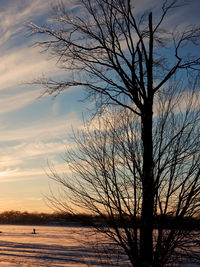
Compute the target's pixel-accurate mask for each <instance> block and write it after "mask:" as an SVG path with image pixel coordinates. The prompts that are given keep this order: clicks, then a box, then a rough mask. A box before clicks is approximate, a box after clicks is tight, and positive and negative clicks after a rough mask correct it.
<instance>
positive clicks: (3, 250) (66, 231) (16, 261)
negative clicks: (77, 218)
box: [0, 225, 128, 267]
mask: <svg viewBox="0 0 200 267" xmlns="http://www.w3.org/2000/svg"><path fill="white" fill-rule="evenodd" d="M33 228H35V229H36V232H37V234H35V235H34V234H32V231H33ZM0 231H1V232H2V233H0V266H1V267H3V266H10V267H16V266H18V267H21V266H22V267H32V266H33V267H34V266H40V267H42V266H45V267H51V266H56V267H58V266H60V267H62V266H67V267H69V266H71V267H83V266H93V267H95V266H102V264H101V261H102V262H106V261H107V257H106V254H107V253H103V252H102V253H100V252H99V253H96V251H95V249H94V248H93V246H92V243H91V244H90V245H88V241H90V242H92V241H94V240H95V236H94V235H91V232H90V228H85V227H57V226H37V227H34V226H30V225H29V226H18V225H0ZM112 258H113V266H117V262H118V256H117V255H115V253H114V251H112ZM121 266H124V267H126V266H128V263H127V262H126V261H125V263H124V265H121Z"/></svg>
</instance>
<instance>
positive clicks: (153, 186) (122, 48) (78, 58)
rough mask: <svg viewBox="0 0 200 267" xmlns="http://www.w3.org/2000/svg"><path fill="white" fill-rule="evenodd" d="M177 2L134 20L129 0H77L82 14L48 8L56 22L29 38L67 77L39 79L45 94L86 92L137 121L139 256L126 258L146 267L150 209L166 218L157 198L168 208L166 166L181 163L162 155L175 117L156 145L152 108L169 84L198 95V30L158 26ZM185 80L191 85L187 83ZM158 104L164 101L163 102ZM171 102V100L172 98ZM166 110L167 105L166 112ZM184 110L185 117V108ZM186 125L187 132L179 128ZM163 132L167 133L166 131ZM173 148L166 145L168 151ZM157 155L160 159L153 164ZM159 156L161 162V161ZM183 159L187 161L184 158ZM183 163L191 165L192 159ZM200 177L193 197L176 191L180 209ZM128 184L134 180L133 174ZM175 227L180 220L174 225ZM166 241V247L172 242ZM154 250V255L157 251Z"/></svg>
mask: <svg viewBox="0 0 200 267" xmlns="http://www.w3.org/2000/svg"><path fill="white" fill-rule="evenodd" d="M181 3H182V1H178V0H172V1H170V0H169V1H168V0H165V1H162V6H161V10H160V12H159V14H156V15H155V16H154V17H153V12H152V11H148V12H144V13H143V14H142V15H140V16H136V15H135V14H134V8H133V4H134V1H131V0H93V1H92V0H81V1H80V10H79V12H80V14H81V15H80V16H78V15H77V14H74V15H73V14H71V15H70V14H69V13H68V12H67V10H66V8H65V6H64V5H63V4H60V5H57V6H56V7H55V8H54V11H55V16H54V23H53V22H52V24H51V25H50V26H48V25H47V26H45V27H41V26H37V25H35V24H34V23H30V24H29V27H30V28H31V30H32V32H33V33H35V34H42V35H44V36H45V37H46V39H42V40H41V42H38V43H37V44H38V45H41V46H43V47H44V49H46V50H48V51H49V52H50V53H51V54H52V55H53V56H56V57H58V60H59V62H60V64H61V67H62V68H64V69H65V70H66V72H69V73H70V75H69V73H68V75H67V78H66V80H64V81H60V80H59V81H55V80H53V79H48V80H40V81H39V83H41V82H42V83H43V85H44V86H45V87H46V91H45V93H47V94H55V95H56V94H59V93H61V92H62V91H63V90H66V89H67V88H70V87H85V88H86V89H87V92H88V97H94V99H95V101H96V103H97V108H100V109H101V108H103V106H105V105H117V106H119V107H122V108H126V109H127V110H129V111H130V112H131V113H132V114H134V115H135V116H136V117H137V120H136V121H138V123H139V128H140V131H139V133H138V134H139V135H140V140H141V143H140V155H141V160H140V165H139V166H138V168H139V169H138V170H137V171H138V172H139V173H140V177H141V194H140V198H139V199H140V203H141V205H140V206H139V208H140V209H141V224H140V239H139V243H140V248H139V252H138V254H137V253H136V252H135V251H134V252H133V251H132V252H131V253H132V258H133V257H135V255H138V258H137V257H136V258H135V260H134V266H145V267H146V266H149V267H150V266H152V264H153V262H154V258H153V257H154V256H155V255H154V244H153V238H152V236H153V226H154V215H155V212H154V211H155V207H156V209H157V208H158V207H159V210H160V212H161V214H162V213H163V212H164V213H166V209H167V208H166V207H167V206H168V205H167V206H165V207H164V206H163V204H162V197H161V196H162V194H164V192H165V195H166V199H167V200H166V201H167V203H168V199H169V198H170V197H171V194H172V192H171V190H172V187H173V186H172V185H174V180H173V178H170V177H174V176H173V175H174V173H173V172H175V170H174V171H173V168H172V167H170V169H169V164H170V166H174V169H176V166H181V165H180V161H179V160H180V159H179V160H178V158H179V157H178V155H177V156H173V157H172V158H171V160H170V163H168V160H167V155H166V153H165V152H163V150H162V148H163V146H164V144H167V143H168V141H167V140H168V138H170V136H169V137H168V135H167V134H168V132H169V129H166V127H165V123H166V124H168V123H169V125H170V127H172V126H173V127H174V129H173V128H170V132H171V131H172V130H174V131H175V132H176V130H175V129H176V125H175V124H174V123H173V120H174V115H173V113H172V114H171V115H170V117H171V118H172V122H168V120H166V122H163V121H162V122H161V126H162V124H163V123H164V124H163V128H162V127H161V128H158V133H159V137H160V139H161V140H162V142H161V147H157V146H156V147H155V143H154V140H155V137H154V136H153V135H154V132H153V129H154V125H153V124H154V121H153V116H155V105H163V107H165V104H163V103H162V102H157V100H159V99H160V97H161V95H165V94H166V95H167V94H169V93H171V90H170V87H173V88H174V89H176V87H178V86H181V87H182V91H183V95H184V93H185V92H186V91H192V90H196V88H197V86H198V82H199V80H198V75H199V63H200V58H199V56H198V55H195V49H194V47H195V46H197V45H198V44H199V34H200V29H199V27H195V26H193V25H190V26H187V27H185V28H184V29H182V30H180V31H179V30H174V31H170V30H167V28H166V26H165V23H164V22H165V19H166V18H167V15H168V14H169V13H170V12H171V11H173V9H174V8H175V7H176V8H178V7H179V6H181ZM153 18H154V19H153ZM186 48H189V49H190V54H189V53H187V51H188V50H187V49H186ZM192 52H193V54H192ZM181 77H183V79H182V85H180V83H181V81H180V80H181ZM186 81H189V83H188V84H186ZM191 88H192V90H191ZM161 99H163V98H162V97H161ZM170 102H171V103H173V101H172V100H171V101H170ZM167 105H168V104H167ZM160 112H161V111H160ZM170 112H171V107H170V108H169V113H170ZM185 113H186V115H187V110H185ZM180 116H181V115H180ZM188 116H189V115H188ZM180 120H181V118H180ZM158 123H159V119H158ZM177 127H178V126H177ZM185 128H187V127H186V126H184V129H185ZM192 128H193V126H192V125H191V129H192ZM162 129H164V130H165V131H167V133H164V131H162ZM177 134H178V136H179V137H180V136H181V138H179V139H178V140H179V141H178V143H173V140H174V139H176V138H174V139H173V138H172V140H171V143H170V144H173V145H174V147H175V148H177V149H179V146H180V144H179V143H181V144H183V143H184V138H186V137H185V135H182V131H181V133H180V135H179V130H178V133H177ZM172 135H173V134H172ZM175 136H176V135H175ZM195 140H196V139H195ZM185 143H186V146H187V145H189V144H190V143H187V138H186V141H185ZM191 144H192V141H191ZM191 147H192V145H191ZM171 148H172V146H170V149H171ZM170 149H168V147H167V146H166V151H168V153H169V156H170V155H171V154H170V153H172V154H173V153H174V152H172V151H174V149H172V150H170ZM183 151H184V149H183ZM183 151H182V152H183ZM132 153H134V151H133V152H132ZM156 153H158V154H159V155H160V158H161V159H162V160H158V162H157V161H156V155H157V154H156ZM197 153H198V152H197ZM183 154H184V153H183ZM163 155H164V156H165V159H163ZM185 157H186V158H187V156H185ZM163 160H164V162H165V164H164V170H163V169H160V167H159V166H160V165H162V166H163ZM188 161H189V162H190V160H188ZM161 163H162V164H161ZM132 164H134V162H132ZM188 164H189V163H188ZM186 166H187V165H186ZM186 166H184V168H186V170H188V171H189V170H190V168H189V169H187V167H186ZM195 166H196V165H195ZM158 167H159V168H158ZM155 170H159V171H160V172H161V173H162V174H163V173H166V176H169V177H168V178H169V180H168V181H170V182H169V187H168V191H166V189H165V188H164V189H163V193H162V194H161V193H160V191H159V190H158V189H160V183H161V181H163V180H164V181H165V179H166V178H165V177H163V178H161V177H160V175H158V174H157V173H156V171H155ZM169 170H170V171H169ZM175 173H176V172H175ZM176 175H177V179H176V181H177V180H178V179H184V178H183V177H184V176H182V178H181V176H179V175H178V173H176ZM188 175H190V173H189V174H188ZM132 176H133V174H132ZM198 177H199V175H198V172H197V174H196V175H195V176H194V177H192V178H191V179H194V182H193V183H194V184H195V185H194V187H195V188H196V189H195V190H194V189H193V183H192V182H191V186H190V187H189V188H188V191H187V192H190V193H189V195H190V196H191V198H189V199H188V202H187V201H186V200H185V198H184V194H186V192H185V189H184V187H182V186H180V187H179V188H178V189H179V190H180V191H181V190H183V192H182V191H181V192H182V194H183V196H182V195H180V196H181V198H182V197H183V199H184V201H186V202H182V200H181V202H180V205H183V203H184V204H185V205H186V208H185V209H186V210H187V211H188V209H187V207H188V206H190V202H191V199H193V198H195V199H196V197H197V194H196V193H197V191H196V190H197V188H198V186H197V187H196V185H197V184H198ZM160 179H161V180H160ZM162 179H163V180H162ZM170 179H172V180H170ZM132 180H133V181H134V177H132ZM195 181H196V182H195ZM186 188H187V186H186ZM105 190H106V188H105ZM175 191H176V190H175ZM160 194H161V195H160ZM187 195H188V194H187ZM137 197H139V196H137ZM186 199H187V198H186ZM170 205H171V204H170ZM190 207H191V206H190ZM179 209H180V210H181V209H182V206H180V207H179V208H177V212H178V215H179ZM183 213H184V212H183ZM178 217H179V216H178ZM176 222H177V223H178V221H176ZM135 236H136V235H135ZM161 236H162V235H161ZM161 239H162V237H161ZM159 242H160V241H159ZM159 242H158V244H159ZM177 242H178V241H177ZM168 244H169V245H170V242H168ZM135 245H136V244H135V243H134V246H135ZM170 246H171V245H170ZM158 247H159V245H158ZM172 247H173V245H172ZM158 252H159V253H160V250H159V249H158ZM135 253H136V254H135ZM161 254H162V253H161ZM161 254H160V255H161ZM132 262H133V261H132ZM155 264H157V265H153V266H160V265H159V263H158V261H157V263H155ZM160 264H161V263H160ZM161 266H162V265H161Z"/></svg>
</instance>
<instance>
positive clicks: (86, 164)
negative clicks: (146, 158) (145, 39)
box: [49, 92, 200, 267]
mask: <svg viewBox="0 0 200 267" xmlns="http://www.w3.org/2000/svg"><path fill="white" fill-rule="evenodd" d="M184 99H187V101H185V100H184ZM186 102H187V104H186ZM157 103H158V106H157V107H156V110H155V117H154V120H153V130H152V131H153V136H154V139H153V158H154V183H155V190H154V196H153V197H154V209H153V227H154V229H155V230H154V232H153V235H152V243H153V249H152V263H151V264H152V265H151V266H153V267H155V266H157V267H158V266H159V267H161V266H166V265H167V264H170V263H173V262H180V263H181V262H183V261H184V260H185V258H187V257H190V258H193V260H194V261H197V262H200V254H199V249H200V247H199V236H198V235H199V233H198V232H197V233H196V234H195V232H194V227H193V226H192V225H188V222H189V223H190V224H191V223H192V218H198V216H199V214H200V213H199V211H200V198H199V194H200V179H199V173H200V169H199V164H200V155H199V144H200V136H199V120H200V116H199V115H200V114H199V110H198V109H197V108H198V105H199V102H198V101H197V96H196V95H187V96H186V95H184V96H183V95H180V94H177V92H176V94H170V97H167V96H165V97H164V98H163V95H162V96H161V97H160V98H159V99H158V100H157ZM169 129H173V130H169ZM140 132H141V124H140V121H139V120H138V117H137V116H136V115H135V114H134V113H132V112H131V111H130V110H127V109H119V108H117V109H115V110H112V111H111V110H106V111H104V113H103V114H102V115H101V116H99V117H98V118H95V119H94V121H93V122H92V123H91V122H90V123H89V124H85V127H84V129H83V130H82V131H80V132H78V133H77V134H75V135H74V141H75V144H76V146H75V148H74V149H69V150H68V151H67V152H66V155H65V160H66V163H67V165H68V168H70V170H71V174H70V175H63V176H60V175H58V174H57V173H56V171H55V170H54V169H53V168H51V171H52V172H51V173H50V177H51V178H52V179H53V180H55V181H56V182H58V183H59V184H60V185H61V186H62V188H63V191H64V194H63V195H60V196H56V195H54V196H52V197H50V198H49V200H50V202H51V204H53V205H54V206H55V207H57V208H58V209H61V210H65V211H68V212H71V213H75V212H76V211H75V208H77V212H80V210H82V211H84V212H88V213H92V214H93V215H98V216H99V219H101V221H100V222H101V223H100V224H99V223H97V224H96V223H94V227H95V228H96V229H97V230H98V231H100V232H102V233H105V234H106V235H107V236H109V237H110V238H111V239H112V240H114V241H115V242H116V243H117V244H118V245H119V246H120V247H121V248H122V249H123V250H124V252H125V253H126V254H127V256H128V258H129V260H130V263H131V265H132V266H142V264H143V263H142V259H141V246H142V245H143V244H142V243H141V241H140V237H139V232H140V227H141V223H142V222H141V220H140V218H141V216H142V202H143V173H142V165H143V148H142V146H143V144H142V139H141V136H140ZM188 226H189V227H188ZM195 249H196V251H195Z"/></svg>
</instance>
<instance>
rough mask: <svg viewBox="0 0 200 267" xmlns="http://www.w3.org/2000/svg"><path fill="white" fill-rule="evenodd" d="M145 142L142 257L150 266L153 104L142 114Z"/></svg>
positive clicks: (152, 193)
mask: <svg viewBox="0 0 200 267" xmlns="http://www.w3.org/2000/svg"><path fill="white" fill-rule="evenodd" d="M142 142H143V177H142V179H143V180H142V185H143V201H142V214H141V229H140V257H141V263H142V265H141V266H142V267H150V266H151V264H152V255H153V238H152V236H153V207H154V176H153V142H152V105H151V104H149V105H146V108H145V110H144V112H143V116H142Z"/></svg>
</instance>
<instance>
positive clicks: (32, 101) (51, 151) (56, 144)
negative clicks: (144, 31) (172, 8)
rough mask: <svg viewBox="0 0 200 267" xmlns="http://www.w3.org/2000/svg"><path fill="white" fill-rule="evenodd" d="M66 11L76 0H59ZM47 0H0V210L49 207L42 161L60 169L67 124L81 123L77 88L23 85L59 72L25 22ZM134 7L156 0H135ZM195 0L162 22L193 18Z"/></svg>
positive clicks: (47, 5) (36, 16)
mask: <svg viewBox="0 0 200 267" xmlns="http://www.w3.org/2000/svg"><path fill="white" fill-rule="evenodd" d="M63 2H64V3H66V7H67V9H68V10H70V9H72V8H74V7H75V2H76V1H73V0H72V1H70V0H65V1H63ZM52 3H55V1H51V0H0V57H1V58H0V146H1V149H0V212H1V211H4V210H11V209H12V210H21V211H24V210H27V211H51V210H50V209H49V208H48V207H47V205H46V204H45V202H44V195H48V192H49V184H50V185H51V186H53V185H52V182H50V180H49V178H48V177H47V175H46V173H45V171H48V167H47V165H48V162H49V163H50V164H53V165H54V166H55V168H56V169H57V170H59V171H60V172H63V171H64V170H65V168H64V167H65V166H64V163H63V160H62V156H63V154H64V151H65V148H66V146H71V145H73V144H71V143H70V140H69V139H68V134H70V132H71V129H72V127H73V128H74V129H77V128H79V127H81V125H82V113H85V112H86V110H87V105H88V103H81V102H79V101H78V100H80V99H81V97H82V96H83V92H82V91H81V90H80V89H79V90H77V89H70V90H69V91H66V92H65V93H64V94H62V95H60V96H58V97H57V98H55V99H52V98H51V97H43V98H39V96H40V95H41V93H42V91H43V88H42V87H40V86H33V85H29V83H31V82H32V81H33V80H34V79H38V78H40V77H42V76H45V77H56V76H57V77H63V76H64V75H65V73H64V72H63V71H62V72H61V70H59V68H58V66H57V65H56V59H51V58H50V57H49V55H48V54H41V53H40V48H38V47H34V46H33V43H34V40H33V38H32V37H30V36H29V33H28V31H27V27H26V25H27V24H28V22H30V21H33V22H34V23H36V24H39V25H42V24H45V22H46V21H47V20H48V18H49V17H50V14H51V12H52ZM135 3H136V4H135V6H136V10H137V12H140V11H141V10H143V8H145V9H146V8H150V7H152V5H156V4H158V3H160V0H156V1H155V0H142V1H141V0H137V1H135ZM199 10H200V1H199V0H191V1H190V5H188V6H184V7H182V8H180V9H177V10H176V13H173V14H172V15H171V17H170V20H169V21H168V25H169V26H170V25H174V24H176V23H177V22H178V24H179V26H180V25H183V27H184V25H186V24H190V23H196V24H197V23H199V21H200V19H199Z"/></svg>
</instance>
